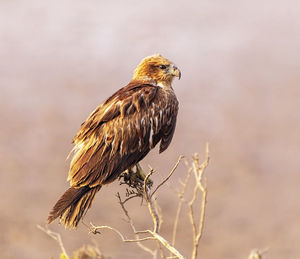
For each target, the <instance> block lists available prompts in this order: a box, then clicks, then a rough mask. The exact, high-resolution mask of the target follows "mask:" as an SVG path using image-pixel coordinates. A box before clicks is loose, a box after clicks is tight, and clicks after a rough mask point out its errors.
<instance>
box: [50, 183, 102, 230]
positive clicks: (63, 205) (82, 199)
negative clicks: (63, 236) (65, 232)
mask: <svg viewBox="0 0 300 259" xmlns="http://www.w3.org/2000/svg"><path fill="white" fill-rule="evenodd" d="M100 189H101V185H98V186H97V187H95V188H90V187H89V186H85V187H81V188H74V187H70V188H69V189H68V190H67V191H66V192H65V193H64V194H63V195H62V196H61V197H60V199H59V200H58V201H57V203H56V204H55V205H54V207H53V209H52V210H51V212H50V214H49V217H48V224H50V223H51V222H52V221H53V220H55V219H56V218H58V217H61V222H62V223H63V224H64V225H65V226H68V227H70V228H76V227H77V225H78V223H79V221H80V219H81V217H82V216H83V215H84V214H85V213H86V211H87V210H88V209H89V208H90V207H91V205H92V202H93V200H94V198H95V194H96V193H97V192H98V191H99V190H100Z"/></svg>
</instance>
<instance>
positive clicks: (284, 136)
mask: <svg viewBox="0 0 300 259" xmlns="http://www.w3.org/2000/svg"><path fill="white" fill-rule="evenodd" d="M299 12H300V5H299V2H298V1H285V0H278V1H258V0H254V1H237V0H232V1H209V0H202V1H196V0H195V1H175V0H173V1H169V0H165V1H147V2H143V1H138V0H130V1H109V2H108V1H95V0H90V1H78V0H76V1H70V0H69V1H67V0H63V1H58V0H54V1H47V2H46V1H33V0H28V1H17V0H9V1H8V0H4V1H1V2H0V60H1V62H0V118H1V126H0V170H1V174H0V197H1V199H0V208H1V213H0V227H1V235H0V255H1V258H24V259H27V258H28V259H29V258H58V256H59V252H60V250H59V247H58V245H57V244H56V243H55V241H53V240H52V239H50V238H49V237H48V236H46V235H45V234H44V233H42V232H41V231H40V230H38V229H37V228H36V224H43V223H44V222H45V220H46V218H47V214H48V211H49V209H50V208H51V206H52V205H53V204H54V202H55V201H56V200H57V198H58V197H59V196H60V195H61V194H62V193H63V191H64V190H65V189H66V188H67V186H68V184H67V183H66V177H67V170H68V162H66V161H65V158H66V156H67V154H68V152H69V151H70V149H71V148H72V145H71V144H70V141H71V139H72V137H73V136H74V134H75V133H76V131H77V129H78V128H79V125H80V123H81V122H82V121H83V120H85V118H86V117H87V116H88V115H89V113H90V112H91V111H92V110H93V109H94V108H95V107H96V106H97V105H98V104H99V103H101V102H102V101H103V100H104V99H105V98H107V97H108V96H109V95H111V94H112V93H113V92H114V91H116V90H117V89H119V88H120V87H122V86H124V85H126V83H127V82H128V81H129V80H130V78H131V74H132V72H133V70H134V68H135V66H136V65H137V64H138V63H139V62H140V60H141V59H142V58H143V57H144V56H147V55H150V54H154V53H161V54H162V55H164V56H166V57H167V58H169V59H171V60H172V61H174V62H175V63H176V64H177V65H178V67H179V68H180V69H181V71H182V80H180V81H175V82H174V88H175V91H176V93H177V96H178V99H179V101H180V113H179V118H178V127H177V130H176V133H175V137H174V140H173V143H172V145H171V146H170V147H169V149H168V150H167V151H166V152H165V153H163V154H162V155H158V152H157V150H155V151H153V152H152V153H151V154H150V155H149V156H148V157H147V158H146V159H145V160H144V162H143V165H144V166H145V167H146V166H147V165H148V164H151V165H152V167H154V168H155V169H157V171H159V172H160V175H157V176H154V177H153V179H154V181H155V180H156V181H159V180H160V179H162V177H163V175H167V173H168V172H169V170H170V168H171V167H172V165H173V164H174V163H175V162H176V160H177V158H178V156H179V155H180V154H184V155H186V156H187V157H189V156H191V155H192V154H193V153H194V152H199V153H200V154H203V152H204V146H205V142H207V141H208V142H209V143H210V148H211V164H210V166H209V168H208V170H207V177H208V188H209V194H208V204H207V215H206V224H205V230H204V236H203V240H202V241H201V245H200V249H199V255H200V256H199V258H200V257H201V258H210V259H219V258H228V259H235V258H236V259H238V258H246V256H247V254H248V253H249V251H250V250H251V249H252V248H255V247H256V248H266V247H268V248H269V252H268V253H267V254H266V258H272V259H282V258H285V259H287V258H297V257H299V255H300V247H299V243H300V220H299V219H300V218H299V215H300V199H299V195H300V190H299V182H300V176H299V173H300V172H299V171H300V170H299V169H300V160H299V155H300V134H299V132H300V115H299V110H300V85H299V84H300V73H299V71H300V44H299V42H300V19H299ZM184 172H185V169H184V167H183V166H181V167H180V168H179V169H178V171H177V172H176V176H175V177H174V178H173V180H172V182H171V183H172V184H174V185H175V184H177V180H178V178H179V177H180V175H184ZM117 190H120V187H119V186H118V183H114V184H112V185H110V186H109V187H107V188H103V190H101V192H100V193H99V194H98V195H97V197H96V200H95V202H94V205H93V208H92V209H91V210H90V211H89V212H88V214H87V216H86V218H85V221H86V222H87V223H88V222H89V221H90V220H91V221H93V222H94V223H95V224H107V225H111V226H114V227H117V228H119V229H120V230H121V231H122V232H123V233H126V236H128V237H130V236H131V235H130V233H131V232H130V229H129V226H128V224H127V223H126V222H124V221H123V218H124V217H123V214H122V212H121V210H120V207H119V205H118V204H117V199H116V197H115V193H116V191H117ZM121 191H124V189H122V188H121ZM159 202H160V205H161V208H162V210H163V212H164V216H165V218H164V224H163V229H162V234H163V235H164V236H165V237H166V238H168V239H170V233H171V229H172V223H173V215H174V213H175V209H176V199H175V198H174V194H173V192H172V190H170V189H169V188H167V187H165V188H164V189H162V190H161V194H160V198H159ZM129 208H131V210H132V213H133V216H134V218H135V220H136V224H137V227H138V228H139V229H143V228H146V227H151V224H150V222H149V218H148V217H145V215H146V214H145V208H144V207H140V205H139V202H138V201H136V202H132V203H131V204H130V206H129ZM133 208H135V209H134V210H133ZM185 220H187V219H185V218H183V221H184V222H185V223H184V225H182V226H181V228H180V234H179V235H178V238H179V240H178V249H179V250H180V251H182V253H183V254H184V255H185V256H187V257H189V256H190V241H191V240H190V236H191V228H190V226H189V223H188V221H185ZM51 228H52V229H53V230H55V231H58V232H59V233H61V234H62V237H63V241H64V244H65V246H66V249H67V250H68V251H69V252H71V251H72V250H74V249H76V248H78V247H80V246H81V245H82V244H90V243H92V242H94V241H95V242H96V243H97V244H98V246H99V248H100V249H101V250H102V252H103V253H104V254H106V255H110V256H112V258H141V257H143V258H149V256H148V254H146V253H144V252H143V251H141V250H140V249H139V248H137V246H136V245H134V244H122V242H121V241H120V239H119V237H118V236H116V235H115V234H114V233H111V232H106V231H103V233H102V235H101V236H91V235H88V234H87V230H86V228H85V227H84V226H83V225H82V224H81V226H80V228H79V229H78V231H68V230H64V228H63V227H61V226H59V225H58V224H57V222H55V223H54V224H52V225H51ZM93 240H94V241H93Z"/></svg>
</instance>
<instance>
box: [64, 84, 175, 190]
mask: <svg viewBox="0 0 300 259" xmlns="http://www.w3.org/2000/svg"><path fill="white" fill-rule="evenodd" d="M174 97H175V95H174ZM174 97H172V98H174ZM172 98H169V96H168V95H167V94H166V93H164V91H163V90H161V89H160V88H159V87H157V86H154V85H147V84H140V83H131V84H129V85H128V86H127V87H124V88H122V89H120V90H119V91H118V92H116V93H115V94H114V95H112V96H111V97H110V98H108V99H107V100H106V101H105V102H104V103H103V104H101V105H100V106H99V107H97V108H96V109H95V111H94V112H93V113H92V114H91V115H90V116H89V117H88V119H87V120H86V121H85V122H84V123H83V124H82V125H81V128H80V129H79V131H78V133H77V134H76V136H75V137H74V140H73V142H74V143H75V147H74V156H73V159H72V161H71V165H70V171H69V177H68V179H69V180H70V181H71V182H70V184H71V186H74V187H79V186H80V187H82V186H86V185H89V186H90V187H94V186H97V185H99V184H106V183H109V182H111V181H113V180H115V179H116V178H117V177H118V176H119V175H120V174H121V173H122V172H123V171H125V170H126V169H128V168H130V167H132V166H134V165H135V164H136V163H137V162H139V161H140V160H141V159H143V158H144V157H145V156H146V154H147V153H148V152H149V151H150V149H152V148H153V147H155V145H156V144H157V143H158V142H159V141H160V140H161V144H160V152H162V151H164V150H165V149H166V148H167V147H168V145H169V144H170V142H171V139H172V136H173V133H174V129H175V124H176V115H177V110H178V103H176V102H177V99H176V97H175V99H176V100H175V101H174V100H173V99H172ZM169 99H170V101H168V100H169ZM176 104H177V106H176ZM170 105H171V108H170V109H171V110H170V111H168V112H167V108H168V107H169V106H170ZM172 109H173V110H172ZM174 118H175V119H174ZM170 120H171V121H170ZM167 122H169V124H168V123H167Z"/></svg>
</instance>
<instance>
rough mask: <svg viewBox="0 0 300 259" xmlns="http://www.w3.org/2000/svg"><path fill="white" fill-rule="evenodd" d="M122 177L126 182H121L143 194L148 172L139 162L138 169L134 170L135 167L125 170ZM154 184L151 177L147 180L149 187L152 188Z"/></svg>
mask: <svg viewBox="0 0 300 259" xmlns="http://www.w3.org/2000/svg"><path fill="white" fill-rule="evenodd" d="M122 178H123V181H124V182H121V184H127V185H128V186H129V187H131V188H134V189H136V190H137V192H138V193H140V194H142V192H143V188H144V181H145V178H146V174H145V173H144V171H143V169H142V167H141V166H140V165H139V164H136V171H134V170H133V167H131V168H128V169H127V170H126V171H124V172H123V173H122V175H121V176H120V177H119V179H122ZM152 184H153V181H152V180H151V179H150V178H149V179H148V180H147V187H148V188H151V186H152Z"/></svg>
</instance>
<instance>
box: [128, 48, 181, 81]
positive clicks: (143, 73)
mask: <svg viewBox="0 0 300 259" xmlns="http://www.w3.org/2000/svg"><path fill="white" fill-rule="evenodd" d="M175 76H176V77H178V78H179V79H180V77H181V72H180V70H179V69H178V68H177V67H176V66H175V65H174V64H173V63H172V62H171V61H169V60H168V59H166V58H164V57H163V56H161V55H159V54H156V55H153V56H149V57H146V58H144V59H143V60H142V61H141V63H140V64H139V65H138V67H137V68H136V69H135V71H134V74H133V79H134V80H152V81H153V80H154V81H155V82H156V83H157V84H159V85H162V86H166V87H171V84H172V81H173V79H174V77H175Z"/></svg>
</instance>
